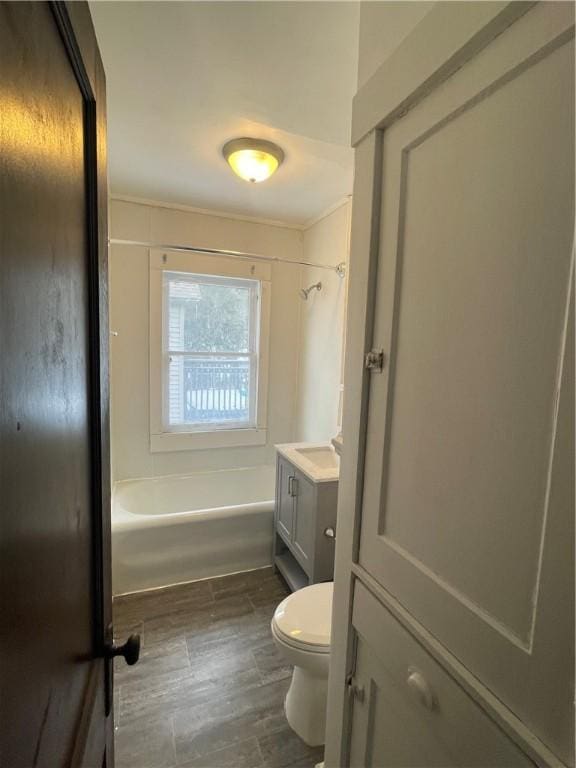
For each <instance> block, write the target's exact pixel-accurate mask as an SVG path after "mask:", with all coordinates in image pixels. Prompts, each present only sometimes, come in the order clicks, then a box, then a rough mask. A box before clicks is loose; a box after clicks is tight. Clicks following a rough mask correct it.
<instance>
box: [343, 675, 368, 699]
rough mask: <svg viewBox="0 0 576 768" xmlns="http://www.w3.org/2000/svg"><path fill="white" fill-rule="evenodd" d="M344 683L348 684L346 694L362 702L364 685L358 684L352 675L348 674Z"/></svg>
mask: <svg viewBox="0 0 576 768" xmlns="http://www.w3.org/2000/svg"><path fill="white" fill-rule="evenodd" d="M346 684H347V685H348V695H349V696H350V698H351V699H356V701H358V702H360V703H362V702H363V701H364V686H363V685H359V684H358V682H357V681H356V679H355V677H354V676H353V675H349V676H348V678H347V679H346Z"/></svg>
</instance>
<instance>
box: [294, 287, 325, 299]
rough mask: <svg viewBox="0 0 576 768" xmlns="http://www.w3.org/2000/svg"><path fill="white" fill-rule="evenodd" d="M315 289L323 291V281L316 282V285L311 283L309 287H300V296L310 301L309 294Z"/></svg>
mask: <svg viewBox="0 0 576 768" xmlns="http://www.w3.org/2000/svg"><path fill="white" fill-rule="evenodd" d="M313 290H317V291H321V290H322V283H314V285H311V286H310V287H309V288H300V291H299V293H300V298H301V299H304V301H308V295H309V294H310V292H311V291H313Z"/></svg>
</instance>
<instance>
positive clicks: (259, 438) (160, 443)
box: [150, 429, 267, 453]
mask: <svg viewBox="0 0 576 768" xmlns="http://www.w3.org/2000/svg"><path fill="white" fill-rule="evenodd" d="M266 440H267V431H266V429H221V430H214V431H213V432H161V433H159V434H151V435H150V451H151V453H170V452H172V451H209V450H211V449H212V448H240V447H244V446H251V445H265V444H266Z"/></svg>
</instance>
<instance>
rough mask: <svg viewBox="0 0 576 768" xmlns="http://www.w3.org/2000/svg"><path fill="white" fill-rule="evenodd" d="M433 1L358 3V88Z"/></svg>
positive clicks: (432, 4) (430, 7) (389, 0)
mask: <svg viewBox="0 0 576 768" xmlns="http://www.w3.org/2000/svg"><path fill="white" fill-rule="evenodd" d="M434 5H435V3H434V2H420V0H413V1H412V2H405V1H404V2H394V0H386V2H378V1H374V2H373V1H372V0H370V1H369V2H362V3H360V29H359V56H358V87H359V88H360V87H361V86H362V85H364V83H365V82H366V81H367V80H369V79H370V77H371V76H372V75H373V74H374V72H375V71H376V70H377V69H378V67H379V66H380V65H381V64H382V63H383V62H384V61H385V60H386V59H387V58H388V57H389V56H390V54H391V53H392V52H393V51H394V50H395V49H396V48H398V46H399V45H400V43H401V42H402V41H403V40H404V38H405V37H407V35H408V34H409V33H410V32H411V31H412V30H413V29H414V27H415V26H416V25H417V24H418V22H419V21H421V20H422V18H423V17H424V16H425V15H426V14H427V13H428V11H430V10H431V9H432V7H433V6H434Z"/></svg>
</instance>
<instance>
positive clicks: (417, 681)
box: [406, 667, 436, 710]
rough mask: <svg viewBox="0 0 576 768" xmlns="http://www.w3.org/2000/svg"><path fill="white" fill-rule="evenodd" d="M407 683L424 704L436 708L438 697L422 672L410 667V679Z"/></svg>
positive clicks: (429, 707) (427, 707) (428, 707)
mask: <svg viewBox="0 0 576 768" xmlns="http://www.w3.org/2000/svg"><path fill="white" fill-rule="evenodd" d="M406 683H407V684H408V687H409V688H410V690H411V691H412V692H413V693H414V694H415V695H416V696H417V698H418V699H419V701H420V703H421V704H422V706H424V707H426V709H430V710H432V709H434V707H435V706H436V697H435V696H434V692H433V691H432V689H431V688H430V686H429V685H428V682H427V680H426V678H425V677H424V675H423V674H422V673H421V672H419V671H418V670H417V669H414V668H413V667H410V668H409V669H408V679H407V680H406Z"/></svg>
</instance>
